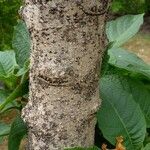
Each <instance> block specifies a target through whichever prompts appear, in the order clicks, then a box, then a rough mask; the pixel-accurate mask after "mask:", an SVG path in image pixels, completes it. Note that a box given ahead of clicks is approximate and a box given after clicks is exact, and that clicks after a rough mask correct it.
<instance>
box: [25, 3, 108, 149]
mask: <svg viewBox="0 0 150 150" xmlns="http://www.w3.org/2000/svg"><path fill="white" fill-rule="evenodd" d="M106 5H107V0H101V1H98V0H49V1H47V0H45V1H44V0H26V1H25V7H24V8H23V13H22V15H23V18H24V20H25V21H26V24H27V26H28V28H29V31H30V33H31V38H32V54H31V70H30V94H29V103H28V104H27V106H26V107H25V108H24V109H23V113H22V116H23V118H24V120H25V121H26V122H27V124H28V127H29V134H28V139H29V142H28V149H29V150H63V149H64V148H65V147H74V146H82V147H88V146H92V145H93V144H94V128H95V124H96V118H95V113H96V111H97V109H98V107H99V105H100V100H99V87H98V78H99V67H100V61H101V57H102V48H103V46H102V45H103V40H104V37H103V29H104V21H105V13H104V12H105V11H104V9H106Z"/></svg>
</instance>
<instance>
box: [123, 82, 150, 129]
mask: <svg viewBox="0 0 150 150" xmlns="http://www.w3.org/2000/svg"><path fill="white" fill-rule="evenodd" d="M125 84H126V85H127V84H128V87H129V92H130V93H131V94H132V96H133V98H134V100H135V101H136V102H137V103H138V104H139V105H140V108H141V109H142V111H143V113H144V116H145V119H146V123H147V128H150V91H149V90H148V89H147V88H146V87H145V86H144V84H143V83H141V82H139V81H137V80H131V79H128V80H127V81H125Z"/></svg>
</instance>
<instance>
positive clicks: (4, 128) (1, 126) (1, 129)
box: [0, 122, 10, 137]
mask: <svg viewBox="0 0 150 150" xmlns="http://www.w3.org/2000/svg"><path fill="white" fill-rule="evenodd" d="M9 132H10V125H9V124H5V123H2V122H0V137H3V136H6V135H8V134H9Z"/></svg>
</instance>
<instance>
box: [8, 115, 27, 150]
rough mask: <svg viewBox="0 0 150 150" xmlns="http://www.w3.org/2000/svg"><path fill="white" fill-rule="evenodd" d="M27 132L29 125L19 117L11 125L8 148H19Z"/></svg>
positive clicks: (16, 149) (13, 149)
mask: <svg viewBox="0 0 150 150" xmlns="http://www.w3.org/2000/svg"><path fill="white" fill-rule="evenodd" d="M26 133H27V126H26V124H25V123H24V122H23V120H22V119H21V117H17V118H16V119H15V120H14V122H13V123H12V126H11V131H10V134H9V138H8V150H19V146H20V143H21V140H22V138H23V136H24V135H25V134H26Z"/></svg>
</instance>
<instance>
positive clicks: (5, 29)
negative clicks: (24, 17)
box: [0, 0, 21, 50]
mask: <svg viewBox="0 0 150 150" xmlns="http://www.w3.org/2000/svg"><path fill="white" fill-rule="evenodd" d="M20 6H21V0H0V50H4V49H7V50H8V49H10V48H11V41H12V35H13V27H14V26H15V25H16V24H17V20H18V18H19V15H18V10H19V7H20Z"/></svg>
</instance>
